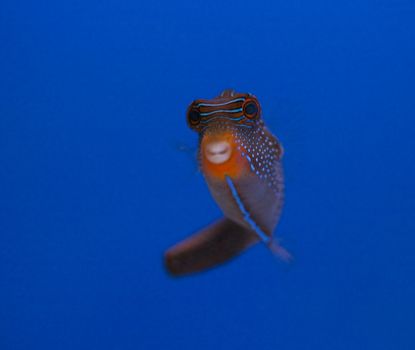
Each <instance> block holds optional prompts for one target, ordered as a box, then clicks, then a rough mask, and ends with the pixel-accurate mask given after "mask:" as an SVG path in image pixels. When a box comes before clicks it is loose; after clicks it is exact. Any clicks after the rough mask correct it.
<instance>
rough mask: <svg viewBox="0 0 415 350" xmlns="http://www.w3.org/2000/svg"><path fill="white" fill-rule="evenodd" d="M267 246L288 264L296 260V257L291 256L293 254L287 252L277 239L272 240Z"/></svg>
mask: <svg viewBox="0 0 415 350" xmlns="http://www.w3.org/2000/svg"><path fill="white" fill-rule="evenodd" d="M267 246H268V248H269V250H270V251H271V252H272V254H274V255H275V256H277V257H278V258H279V259H281V260H282V261H284V262H286V263H291V262H293V260H294V257H293V256H292V255H291V253H290V252H289V251H288V250H286V249H285V248H284V247H283V246H282V245H280V243H279V242H278V240H277V239H276V238H273V239H270V240H269V241H268V243H267Z"/></svg>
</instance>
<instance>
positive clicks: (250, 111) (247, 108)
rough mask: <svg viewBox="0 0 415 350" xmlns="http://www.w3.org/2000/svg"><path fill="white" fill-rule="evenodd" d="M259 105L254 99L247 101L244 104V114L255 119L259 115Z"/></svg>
mask: <svg viewBox="0 0 415 350" xmlns="http://www.w3.org/2000/svg"><path fill="white" fill-rule="evenodd" d="M258 112H259V107H258V104H257V103H256V102H254V101H252V100H251V101H247V102H246V103H245V104H244V114H245V116H247V117H248V118H251V119H254V118H256V117H257V116H258Z"/></svg>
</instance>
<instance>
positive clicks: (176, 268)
mask: <svg viewBox="0 0 415 350" xmlns="http://www.w3.org/2000/svg"><path fill="white" fill-rule="evenodd" d="M257 241H258V237H257V235H256V234H255V233H254V232H253V231H251V230H248V229H246V228H244V227H242V226H240V225H238V224H236V223H234V222H233V221H231V220H229V219H226V218H223V219H220V220H218V221H216V222H215V223H213V224H211V225H210V226H208V227H206V228H204V229H202V230H201V231H199V232H197V233H196V234H194V235H193V236H190V237H189V238H187V239H185V240H184V241H182V242H179V243H178V244H176V245H174V246H173V247H171V248H170V249H168V250H167V251H166V253H165V255H164V261H165V265H166V268H167V270H168V271H169V272H170V273H171V274H172V275H174V276H180V275H186V274H191V273H196V272H200V271H203V270H206V269H209V268H212V267H215V266H216V265H219V264H222V263H224V262H225V261H227V260H229V259H231V258H233V257H235V256H236V255H238V254H240V253H241V252H243V251H244V250H245V249H247V248H248V247H249V246H251V245H252V244H254V243H255V242H257Z"/></svg>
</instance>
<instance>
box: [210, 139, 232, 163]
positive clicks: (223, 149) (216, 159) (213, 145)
mask: <svg viewBox="0 0 415 350" xmlns="http://www.w3.org/2000/svg"><path fill="white" fill-rule="evenodd" d="M204 153H205V157H206V159H207V160H208V161H209V162H211V163H213V164H222V163H225V162H226V161H227V160H229V158H230V157H231V154H232V148H231V145H230V143H229V142H227V141H211V142H209V143H207V144H206V145H205V147H204Z"/></svg>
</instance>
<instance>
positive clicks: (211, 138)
mask: <svg viewBox="0 0 415 350" xmlns="http://www.w3.org/2000/svg"><path fill="white" fill-rule="evenodd" d="M200 149H201V167H202V172H203V173H204V174H206V175H208V176H211V177H214V178H217V179H221V180H223V179H225V176H231V177H232V178H238V177H240V176H241V175H242V174H244V173H245V171H247V170H249V164H248V162H247V160H246V159H245V158H244V157H242V154H241V153H242V152H244V150H243V149H242V148H241V149H238V145H237V144H236V141H235V137H234V136H233V135H232V133H230V132H221V133H219V134H216V133H215V134H208V135H205V136H204V137H203V139H202V143H201V145H200Z"/></svg>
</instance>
